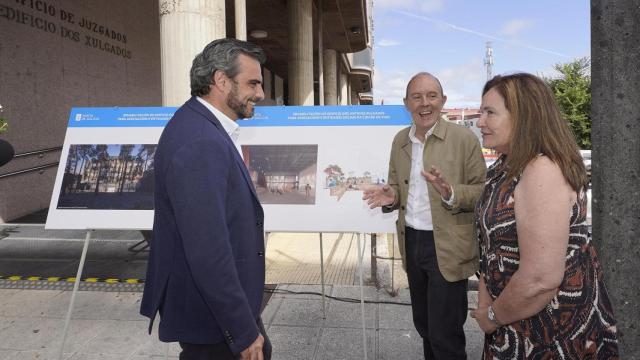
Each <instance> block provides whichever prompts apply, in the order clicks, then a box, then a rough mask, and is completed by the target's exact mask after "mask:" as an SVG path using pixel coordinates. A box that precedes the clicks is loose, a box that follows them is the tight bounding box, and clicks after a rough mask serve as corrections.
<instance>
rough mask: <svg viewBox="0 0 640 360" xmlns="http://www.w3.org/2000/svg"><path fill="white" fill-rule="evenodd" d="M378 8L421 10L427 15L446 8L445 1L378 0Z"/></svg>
mask: <svg viewBox="0 0 640 360" xmlns="http://www.w3.org/2000/svg"><path fill="white" fill-rule="evenodd" d="M374 6H375V7H376V8H385V9H404V10H411V11H415V10H416V9H420V10H421V11H422V12H425V13H432V12H436V11H440V10H442V9H443V8H444V1H443V0H376V1H375V3H374Z"/></svg>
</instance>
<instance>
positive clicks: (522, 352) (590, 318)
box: [476, 155, 618, 359]
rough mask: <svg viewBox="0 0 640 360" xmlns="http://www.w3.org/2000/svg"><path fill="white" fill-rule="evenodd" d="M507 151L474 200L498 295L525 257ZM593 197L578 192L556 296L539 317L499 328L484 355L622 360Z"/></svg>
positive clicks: (490, 286)
mask: <svg viewBox="0 0 640 360" xmlns="http://www.w3.org/2000/svg"><path fill="white" fill-rule="evenodd" d="M505 159H506V157H505V155H502V156H501V157H500V158H499V159H498V160H497V161H496V162H495V163H494V164H493V165H492V166H491V167H490V168H489V170H488V173H487V179H486V183H485V188H484V192H483V194H482V196H481V197H480V200H479V201H478V203H477V205H476V224H477V228H478V240H479V243H480V271H481V272H482V274H483V276H484V281H485V284H486V286H487V290H488V292H489V294H490V296H491V298H492V299H493V300H495V299H496V298H497V297H498V296H499V295H500V293H501V292H502V291H503V290H504V288H505V287H506V286H507V284H508V283H509V280H510V279H511V276H512V275H513V274H514V273H515V272H516V271H517V270H518V266H519V260H520V254H519V247H518V233H517V230H516V218H515V211H514V206H515V197H514V190H515V188H516V186H517V185H518V182H519V180H520V177H519V176H518V177H515V178H507V176H506V164H505ZM586 215H587V196H586V193H585V192H584V191H582V192H580V194H579V195H578V199H577V201H576V203H575V204H574V205H573V207H572V210H571V214H570V217H571V219H570V227H569V229H570V233H569V244H568V247H567V255H566V268H565V275H564V278H563V280H562V283H561V285H560V287H559V290H558V293H557V294H556V296H555V297H554V298H553V299H552V301H551V302H550V303H549V304H548V305H547V306H546V307H545V308H544V309H542V310H541V311H540V312H539V313H537V314H536V315H534V316H532V317H530V318H527V319H524V320H520V321H516V322H514V323H512V324H508V325H506V326H502V327H499V328H498V330H496V332H494V333H493V334H490V335H487V336H486V337H485V344H484V359H618V344H617V334H616V326H615V320H614V317H613V312H612V308H611V303H610V301H609V296H608V295H607V290H606V288H605V286H604V283H603V281H602V268H601V265H600V263H599V261H598V258H597V255H596V251H595V248H594V247H593V244H592V243H591V236H590V234H589V232H588V228H587V222H586Z"/></svg>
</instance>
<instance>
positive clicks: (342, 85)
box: [338, 67, 349, 105]
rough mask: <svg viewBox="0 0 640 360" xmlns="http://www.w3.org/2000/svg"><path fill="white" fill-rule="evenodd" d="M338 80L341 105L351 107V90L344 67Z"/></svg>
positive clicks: (341, 68)
mask: <svg viewBox="0 0 640 360" xmlns="http://www.w3.org/2000/svg"><path fill="white" fill-rule="evenodd" d="M338 80H339V81H338V89H339V91H340V105H349V89H348V86H347V81H348V76H347V74H346V72H345V71H344V68H343V67H340V78H339V79H338Z"/></svg>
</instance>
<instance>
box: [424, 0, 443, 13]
mask: <svg viewBox="0 0 640 360" xmlns="http://www.w3.org/2000/svg"><path fill="white" fill-rule="evenodd" d="M419 3H420V9H421V10H422V11H424V12H426V13H432V12H436V11H440V10H442V9H443V8H444V3H443V1H442V0H423V1H419Z"/></svg>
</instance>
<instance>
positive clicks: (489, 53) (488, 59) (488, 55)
mask: <svg viewBox="0 0 640 360" xmlns="http://www.w3.org/2000/svg"><path fill="white" fill-rule="evenodd" d="M484 66H485V67H486V68H487V81H489V80H491V78H492V77H493V48H492V47H491V41H487V50H486V52H485V54H484Z"/></svg>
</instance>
